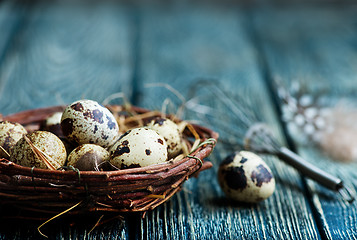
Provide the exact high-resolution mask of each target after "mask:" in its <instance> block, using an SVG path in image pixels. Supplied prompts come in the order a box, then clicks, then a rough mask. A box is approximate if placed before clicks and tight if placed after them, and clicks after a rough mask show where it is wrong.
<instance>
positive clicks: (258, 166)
mask: <svg viewBox="0 0 357 240" xmlns="http://www.w3.org/2000/svg"><path fill="white" fill-rule="evenodd" d="M218 181H219V184H220V186H221V188H222V190H223V192H224V193H225V194H226V196H227V197H228V198H231V199H233V200H237V201H240V202H248V203H255V202H259V201H262V200H264V199H267V198H268V197H269V196H271V195H272V194H273V192H274V190H275V179H274V176H273V174H272V172H271V170H270V168H269V167H268V166H267V164H266V163H265V162H264V161H263V160H262V159H261V158H260V157H259V156H258V155H256V154H254V153H252V152H248V151H241V152H236V153H234V154H231V155H230V156H228V157H227V158H225V159H224V160H223V161H222V163H221V164H220V166H219V170H218Z"/></svg>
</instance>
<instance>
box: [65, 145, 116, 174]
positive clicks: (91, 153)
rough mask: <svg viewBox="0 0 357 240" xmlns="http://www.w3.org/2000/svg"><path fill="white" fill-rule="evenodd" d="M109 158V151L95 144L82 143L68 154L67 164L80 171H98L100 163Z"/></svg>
mask: <svg viewBox="0 0 357 240" xmlns="http://www.w3.org/2000/svg"><path fill="white" fill-rule="evenodd" d="M108 159H109V152H108V151H107V150H106V149H104V148H102V147H101V146H98V145H95V144H83V145H80V146H78V147H77V148H75V149H74V150H73V151H72V152H71V153H70V154H69V155H68V163H67V165H68V166H73V167H75V168H78V169H79V170H81V171H94V170H96V171H99V170H100V169H99V166H100V164H101V163H103V162H105V161H107V160H108Z"/></svg>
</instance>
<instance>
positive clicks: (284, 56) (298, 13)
mask: <svg viewBox="0 0 357 240" xmlns="http://www.w3.org/2000/svg"><path fill="white" fill-rule="evenodd" d="M356 14H357V8H356V6H355V5H353V4H346V5H339V4H338V5H337V4H336V5H333V4H332V5H322V6H321V5H319V6H313V5H311V6H308V5H294V6H287V5H285V6H275V7H267V8H257V9H254V14H253V15H252V16H253V19H254V28H255V29H256V31H257V33H256V36H257V37H258V42H259V43H260V45H261V49H262V52H261V53H262V57H263V58H265V59H266V63H267V66H268V69H269V75H270V77H271V78H279V80H281V81H282V82H283V83H284V84H285V85H286V86H289V85H291V84H292V82H293V81H297V82H300V83H305V84H306V83H307V86H308V88H309V89H310V91H311V92H310V93H312V94H314V93H315V94H316V92H317V91H318V90H321V89H328V90H329V91H330V92H329V94H331V96H333V97H335V98H341V97H344V96H345V94H347V95H349V94H350V93H351V92H355V91H356V76H357V72H356V71H357V70H356V67H355V66H356V63H357V51H356V45H355V44H356V41H357V35H356V31H355V29H356V23H357V22H356V17H355V16H356ZM296 144H299V143H298V142H296ZM298 151H299V153H300V154H301V155H302V156H303V157H305V158H306V159H308V160H309V161H311V162H313V163H314V164H315V165H317V166H320V167H321V168H323V169H324V170H326V171H327V172H330V173H331V174H334V175H336V176H338V177H340V178H341V179H342V180H343V181H344V182H345V185H347V186H349V187H350V188H352V191H353V192H354V193H355V192H356V180H355V179H356V173H355V172H356V171H355V169H356V167H357V164H356V163H355V162H354V163H349V164H346V163H345V164H344V163H339V162H334V161H332V160H331V159H329V158H327V157H326V156H325V155H323V154H322V153H321V152H319V151H318V150H317V149H314V148H311V147H310V148H309V147H306V146H303V145H299V146H298ZM307 186H308V190H309V192H310V194H311V202H312V203H313V208H314V211H315V212H316V216H317V222H318V225H319V228H320V229H321V232H322V236H323V238H325V239H356V237H357V227H356V226H357V223H356V220H357V219H356V215H357V203H356V202H354V203H353V204H348V203H346V202H345V201H343V200H341V198H340V196H339V195H337V194H336V193H333V192H331V191H329V190H327V189H325V188H323V187H321V186H319V185H318V184H316V183H314V182H313V181H311V180H307Z"/></svg>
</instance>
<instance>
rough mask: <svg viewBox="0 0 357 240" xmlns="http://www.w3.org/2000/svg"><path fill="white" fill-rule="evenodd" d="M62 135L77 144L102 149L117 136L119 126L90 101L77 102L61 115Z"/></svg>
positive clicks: (104, 110) (111, 117)
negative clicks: (95, 146)
mask: <svg viewBox="0 0 357 240" xmlns="http://www.w3.org/2000/svg"><path fill="white" fill-rule="evenodd" d="M61 128H62V132H63V134H64V135H65V136H66V137H67V138H68V139H69V140H71V141H73V142H76V143H78V144H85V143H92V144H97V145H99V146H102V147H104V148H106V147H108V146H110V145H112V144H113V143H114V142H115V141H116V140H117V139H118V136H119V132H118V131H119V126H118V123H117V122H116V119H115V117H114V116H113V114H112V113H111V112H110V111H109V110H108V109H107V108H105V107H103V106H102V105H100V104H99V103H97V102H96V101H92V100H79V101H76V102H74V103H72V104H71V105H69V106H67V107H66V109H65V110H64V112H63V114H62V119H61Z"/></svg>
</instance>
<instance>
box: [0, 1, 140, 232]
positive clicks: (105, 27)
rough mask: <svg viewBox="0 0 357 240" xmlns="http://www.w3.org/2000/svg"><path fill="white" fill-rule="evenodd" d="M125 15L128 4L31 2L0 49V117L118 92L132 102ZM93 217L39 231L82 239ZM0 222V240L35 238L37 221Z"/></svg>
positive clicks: (119, 226)
mask: <svg viewBox="0 0 357 240" xmlns="http://www.w3.org/2000/svg"><path fill="white" fill-rule="evenodd" d="M9 4H10V3H9V2H7V1H5V2H2V3H1V5H0V9H1V11H3V12H5V13H7V14H8V16H12V17H7V18H5V20H4V21H5V22H7V23H11V20H12V18H15V17H16V14H17V11H18V9H16V8H15V10H13V9H10V8H8V7H7V6H8V5H9ZM1 11H0V12H1ZM130 14H131V8H130V7H129V6H127V5H126V4H124V3H123V4H118V3H116V2H110V1H106V2H103V3H102V2H101V3H99V2H96V1H93V2H90V3H89V2H86V1H51V2H47V1H38V2H32V3H31V7H30V8H29V9H28V10H27V13H26V21H24V22H23V23H22V24H21V25H20V26H17V28H18V29H16V30H11V29H9V32H11V31H16V33H15V34H14V36H13V37H12V38H11V39H8V41H11V43H8V44H2V45H1V46H6V47H7V49H1V52H2V53H5V55H4V57H3V59H2V61H1V62H0V66H1V67H0V79H1V85H0V112H1V113H2V114H9V113H13V112H17V111H20V110H25V109H32V108H37V107H42V106H50V105H58V104H68V103H70V102H72V101H74V100H78V99H81V98H89V99H93V100H97V101H103V100H104V99H105V98H106V97H107V96H108V95H110V94H113V93H116V92H119V91H125V92H126V93H127V94H128V95H129V96H130V95H131V92H132V89H131V87H132V85H133V84H132V83H131V81H132V71H133V66H132V64H133V63H132V62H133V60H132V57H133V55H134V54H133V53H132V51H133V46H132V42H133V41H134V40H133V38H134V37H135V34H133V31H132V29H133V27H132V24H133V22H132V18H131V15H130ZM0 16H7V15H0ZM14 21H15V20H14ZM1 24H5V23H4V22H1ZM15 25H16V24H15ZM8 27H9V28H10V27H11V25H10V24H9V25H8ZM5 33H6V32H5ZM2 40H3V39H1V40H0V42H1V41H2ZM4 40H5V39H4ZM2 210H4V209H2ZM98 219H99V216H98V217H97V218H94V219H93V218H91V219H88V220H89V221H88V224H87V225H85V226H82V227H77V226H74V227H73V228H71V227H70V226H69V223H70V221H69V222H67V223H63V226H58V225H57V224H58V222H57V221H56V220H55V221H53V223H49V224H48V225H47V226H45V227H43V232H44V233H45V234H47V235H50V237H51V238H54V239H82V238H85V237H87V236H88V232H89V230H90V229H91V228H92V226H94V224H95V223H96V221H97V220H98ZM2 223H3V224H2V226H1V233H0V239H27V238H28V239H38V238H39V237H40V235H39V234H38V233H37V230H36V228H37V227H38V226H39V225H40V224H41V223H42V222H39V223H34V224H30V226H26V227H24V225H12V224H10V225H9V224H8V223H6V222H2ZM124 224H125V222H124V223H123V221H121V220H117V219H116V220H114V221H113V222H111V223H109V225H108V226H111V227H99V228H98V229H95V230H94V231H93V232H92V233H90V234H89V235H90V237H91V238H92V239H125V238H127V237H128V236H127V235H128V232H127V229H128V227H124Z"/></svg>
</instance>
